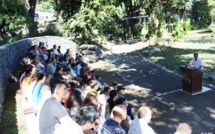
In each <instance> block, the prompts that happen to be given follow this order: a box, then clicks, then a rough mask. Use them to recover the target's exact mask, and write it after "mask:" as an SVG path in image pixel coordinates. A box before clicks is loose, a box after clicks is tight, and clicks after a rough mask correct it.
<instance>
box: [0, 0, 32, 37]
mask: <svg viewBox="0 0 215 134" xmlns="http://www.w3.org/2000/svg"><path fill="white" fill-rule="evenodd" d="M28 16H29V15H28V11H27V8H26V3H25V2H24V1H22V0H10V2H8V0H2V1H0V34H1V37H3V36H5V35H8V34H10V35H11V36H13V35H14V34H16V32H18V31H19V30H21V29H22V28H23V27H24V25H25V24H26V22H27V20H28Z"/></svg>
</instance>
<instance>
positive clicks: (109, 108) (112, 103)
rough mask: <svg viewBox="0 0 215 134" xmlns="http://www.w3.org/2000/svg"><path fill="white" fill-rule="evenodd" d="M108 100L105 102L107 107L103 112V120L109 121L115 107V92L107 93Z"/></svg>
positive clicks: (116, 94) (116, 95)
mask: <svg viewBox="0 0 215 134" xmlns="http://www.w3.org/2000/svg"><path fill="white" fill-rule="evenodd" d="M109 96H110V98H109V99H108V100H107V106H106V110H105V118H106V119H109V118H110V114H111V111H112V109H113V107H114V106H115V105H116V99H117V97H118V93H117V90H111V91H110V93H109Z"/></svg>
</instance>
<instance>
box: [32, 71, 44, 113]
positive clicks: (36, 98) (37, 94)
mask: <svg viewBox="0 0 215 134" xmlns="http://www.w3.org/2000/svg"><path fill="white" fill-rule="evenodd" d="M45 80H46V76H45V74H43V73H38V74H37V78H36V86H35V87H34V89H33V92H32V100H33V109H34V113H35V114H37V110H38V105H39V102H40V100H41V98H42V92H41V88H42V86H43V85H44V83H45Z"/></svg>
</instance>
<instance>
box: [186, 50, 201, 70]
mask: <svg viewBox="0 0 215 134" xmlns="http://www.w3.org/2000/svg"><path fill="white" fill-rule="evenodd" d="M189 65H190V66H191V67H193V68H194V69H199V70H203V62H202V59H201V58H198V53H194V59H192V60H191V62H190V63H189Z"/></svg>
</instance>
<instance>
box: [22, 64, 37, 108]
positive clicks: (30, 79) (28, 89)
mask: <svg viewBox="0 0 215 134" xmlns="http://www.w3.org/2000/svg"><path fill="white" fill-rule="evenodd" d="M36 73H37V69H36V67H35V66H34V65H32V64H30V65H27V66H26V71H25V74H26V77H25V78H24V79H23V82H22V91H23V96H24V98H25V100H26V102H27V103H26V104H24V105H25V106H24V107H28V108H29V107H30V106H31V105H32V104H31V103H32V98H31V97H32V90H33V87H34V86H35V84H36V81H35V75H36Z"/></svg>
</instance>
